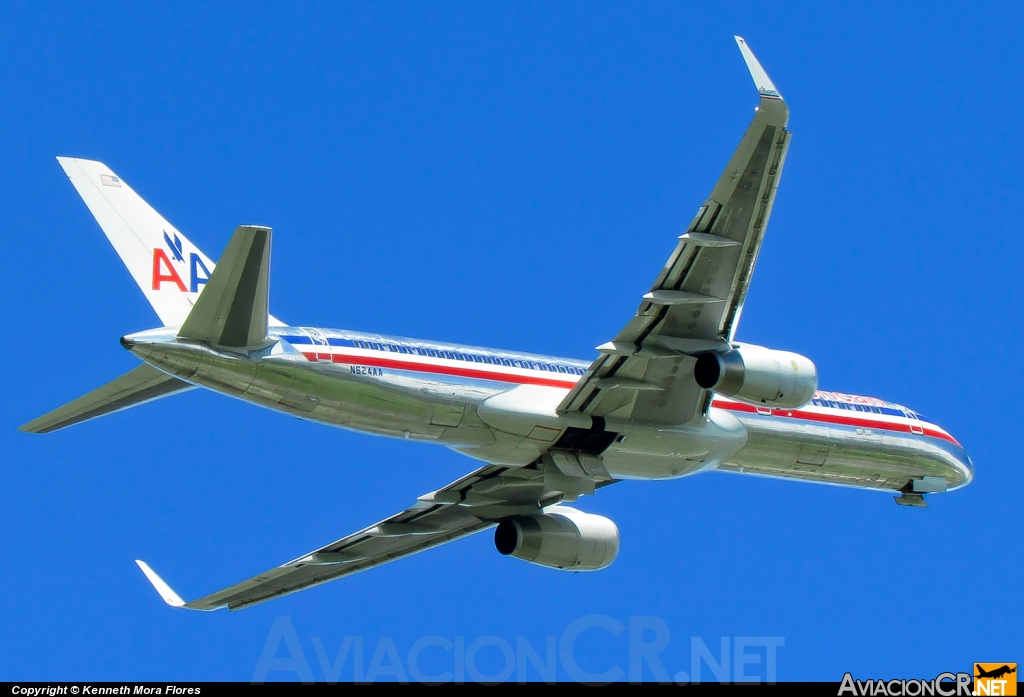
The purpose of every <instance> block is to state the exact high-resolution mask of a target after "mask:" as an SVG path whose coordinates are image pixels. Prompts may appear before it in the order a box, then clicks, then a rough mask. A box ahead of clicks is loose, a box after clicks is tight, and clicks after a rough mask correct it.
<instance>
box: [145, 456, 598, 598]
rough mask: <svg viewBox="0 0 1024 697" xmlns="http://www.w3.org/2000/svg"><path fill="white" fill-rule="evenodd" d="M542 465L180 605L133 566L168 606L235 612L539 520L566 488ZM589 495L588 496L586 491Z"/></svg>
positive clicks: (437, 497) (423, 502)
mask: <svg viewBox="0 0 1024 697" xmlns="http://www.w3.org/2000/svg"><path fill="white" fill-rule="evenodd" d="M565 479H566V478H565V477H561V478H559V476H558V475H557V474H555V473H551V472H546V471H545V470H544V468H543V466H542V465H539V464H538V465H531V466H529V467H502V466H496V465H485V466H484V467H481V468H480V469H478V470H476V471H474V472H471V473H470V474H468V475H466V476H465V477H462V478H461V479H459V480H457V481H455V482H453V483H451V484H449V485H448V486H446V487H444V488H443V489H438V490H437V491H434V492H431V493H429V494H426V495H424V496H421V497H420V498H419V499H418V500H417V501H416V503H414V504H413V505H412V506H410V507H409V508H406V509H405V510H404V511H402V512H401V513H397V514H395V515H393V516H391V517H389V518H385V519H384V520H382V521H380V522H379V523H376V524H374V525H371V526H370V527H368V528H364V529H362V530H360V531H359V532H355V533H352V534H351V535H348V536H347V537H343V538H341V539H340V540H338V541H336V542H332V543H331V544H329V545H326V546H324V547H321V548H320V549H317V550H314V551H312V552H310V553H309V554H306V555H304V556H301V557H299V558H298V559H294V560H292V561H290V562H288V563H287V564H283V565H282V566H278V567H276V568H273V569H270V570H269V571H265V572H264V573H262V574H260V575H258V576H254V577H253V578H251V579H249V580H248V581H242V582H241V583H238V584H235V585H234V586H231V587H229V588H225V589H224V590H222V591H218V592H216V593H213V594H211V595H208V596H206V597H204V598H199V599H198V600H193V601H190V602H185V601H184V600H182V599H181V598H180V597H179V596H178V595H177V594H176V593H175V592H174V591H173V590H171V588H170V586H168V585H167V584H166V583H165V582H164V581H163V579H161V578H160V577H159V576H157V575H156V573H155V572H154V571H153V570H152V569H151V568H149V566H148V565H147V564H146V563H145V562H143V561H139V560H136V563H137V564H138V565H139V568H140V569H142V571H143V573H145V575H146V577H147V578H148V579H149V581H150V583H152V584H153V587H154V588H155V589H156V591H157V592H158V593H159V594H160V597H161V598H163V599H164V601H165V602H166V603H167V604H168V605H172V606H174V607H183V608H186V609H189V610H217V609H220V608H223V607H226V608H228V609H230V610H237V609H239V608H242V607H246V606H248V605H255V604H256V603H261V602H263V601H265V600H271V599H273V598H276V597H278V596H281V595H286V594H288V593H294V592H295V591H299V590H303V589H305V588H309V587H311V586H316V585H319V584H321V583H326V582H327V581H333V580H334V579H336V578H341V577H342V576H348V575H350V574H354V573H357V572H359V571H364V570H366V569H370V568H372V567H374V566H379V565H380V564H384V563H386V562H389V561H393V560H395V559H400V558H402V557H405V556H408V555H410V554H415V553H416V552H422V551H423V550H425V549H430V548H431V547H437V546H438V545H442V544H444V543H445V542H451V541H452V540H457V539H459V538H460V537H465V536H466V535H469V534H471V533H474V532H478V531H480V530H484V529H486V528H489V527H491V526H492V525H495V524H496V523H497V522H498V520H499V519H501V518H506V517H508V516H513V515H530V514H535V513H539V512H540V511H541V509H542V508H543V507H545V506H549V505H551V504H554V503H557V502H558V501H560V500H562V499H563V498H566V494H565V493H564V492H563V491H559V490H554V488H553V487H555V486H558V487H560V488H561V489H570V488H571V486H567V484H570V485H571V482H566V481H565ZM590 491H591V492H592V491H593V488H592V485H591V490H590Z"/></svg>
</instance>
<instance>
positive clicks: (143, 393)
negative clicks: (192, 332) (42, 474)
mask: <svg viewBox="0 0 1024 697" xmlns="http://www.w3.org/2000/svg"><path fill="white" fill-rule="evenodd" d="M192 388H193V385H190V384H188V383H187V382H183V381H181V380H179V379H178V378H175V377H171V376H170V375H165V374H164V373H161V372H160V371H159V370H157V369H156V368H154V367H152V366H150V365H147V364H145V363H144V364H142V365H140V366H139V367H138V368H136V369H135V370H132V371H131V372H128V373H125V374H124V375H122V376H121V377H119V378H117V379H116V380H113V381H111V382H108V383H107V384H106V385H104V386H103V387H98V388H96V389H95V390H93V391H92V392H90V393H88V394H86V395H83V396H82V397H79V398H78V399H76V400H75V401H73V402H70V403H68V404H65V405H64V406H62V407H58V408H57V409H54V410H53V411H51V412H50V413H48V414H44V415H43V416H40V417H39V418H38V419H34V420H32V421H29V422H28V423H27V424H25V425H24V426H21V427H19V428H18V430H19V431H26V432H28V433H50V432H51V431H57V430H60V429H62V428H66V427H68V426H74V425H75V424H78V423H82V422H83V421H88V420H89V419H95V418H96V417H99V416H105V415H106V414H112V413H114V412H115V411H121V410H122V409H128V408H129V407H134V406H137V405H139V404H143V403H144V402H152V401H153V400H154V399H160V398H161V397H167V396H168V395H172V394H175V393H177V392H184V391H185V390H191V389H192Z"/></svg>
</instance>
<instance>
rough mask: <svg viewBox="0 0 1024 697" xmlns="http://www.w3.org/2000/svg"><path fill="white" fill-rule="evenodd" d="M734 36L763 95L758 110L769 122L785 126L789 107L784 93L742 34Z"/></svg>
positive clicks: (758, 90)
mask: <svg viewBox="0 0 1024 697" xmlns="http://www.w3.org/2000/svg"><path fill="white" fill-rule="evenodd" d="M733 38H734V39H736V45H737V46H739V47H740V54H741V55H742V56H743V61H744V62H745V63H746V64H747V70H749V71H750V77H751V79H753V81H754V86H755V87H757V93H758V95H760V97H761V106H760V107H758V111H759V112H760V113H761V114H762V115H763V116H764V117H765V118H767V119H768V122H769V123H772V124H774V125H778V126H785V125H786V122H787V121H789V108H788V107H787V106H786V102H785V101H784V100H783V99H782V94H781V93H780V92H779V90H778V88H776V87H775V83H774V82H772V79H771V78H770V77H768V73H766V72H765V71H764V68H763V67H761V63H760V61H758V60H757V57H756V56H755V55H754V52H753V51H751V50H750V46H748V45H747V42H746V40H745V39H744V38H743V37H742V36H734V37H733Z"/></svg>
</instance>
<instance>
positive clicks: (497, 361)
mask: <svg viewBox="0 0 1024 697" xmlns="http://www.w3.org/2000/svg"><path fill="white" fill-rule="evenodd" d="M329 341H330V343H331V344H332V345H335V346H336V345H338V343H339V340H338V339H330V340H329ZM346 343H350V344H351V345H352V346H353V347H355V348H362V349H371V350H374V351H390V352H392V353H405V354H410V355H414V356H430V357H431V358H448V359H450V360H455V361H467V362H471V363H487V364H489V365H504V366H508V367H510V368H525V369H527V370H546V371H548V372H551V373H566V374H570V375H583V374H584V373H585V372H586V370H584V369H583V368H580V367H577V366H574V365H560V364H558V363H545V362H543V361H528V360H523V359H519V358H501V357H499V356H487V355H481V354H476V353H463V352H461V351H447V350H442V349H432V348H419V347H417V346H403V345H401V344H390V343H384V342H377V341H359V340H356V341H351V342H346Z"/></svg>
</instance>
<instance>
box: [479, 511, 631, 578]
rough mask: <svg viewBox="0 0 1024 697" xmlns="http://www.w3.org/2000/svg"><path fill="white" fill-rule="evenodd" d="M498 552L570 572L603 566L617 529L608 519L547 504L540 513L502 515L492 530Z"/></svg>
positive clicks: (611, 556) (614, 547)
mask: <svg viewBox="0 0 1024 697" xmlns="http://www.w3.org/2000/svg"><path fill="white" fill-rule="evenodd" d="M494 546H495V547H497V548H498V551H499V552H501V553H502V554H506V555H512V556H513V557H516V558H518V559H523V560H525V561H528V562H531V563H533V564H541V565H542V566H550V567H552V568H555V569H567V570H571V571H596V570H597V569H603V568H605V567H606V566H608V565H609V564H611V563H612V562H613V561H615V555H617V554H618V553H619V529H618V528H617V527H616V526H615V523H613V522H612V521H611V520H609V519H608V518H605V517H604V516H599V515H594V514H592V513H584V512H582V511H577V510H576V509H575V508H569V507H567V506H551V507H549V508H548V509H546V512H545V513H543V514H542V515H532V516H517V517H515V518H506V519H505V520H503V521H501V522H500V523H498V527H497V529H495V531H494Z"/></svg>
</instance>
